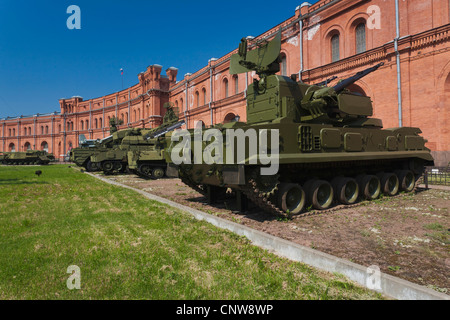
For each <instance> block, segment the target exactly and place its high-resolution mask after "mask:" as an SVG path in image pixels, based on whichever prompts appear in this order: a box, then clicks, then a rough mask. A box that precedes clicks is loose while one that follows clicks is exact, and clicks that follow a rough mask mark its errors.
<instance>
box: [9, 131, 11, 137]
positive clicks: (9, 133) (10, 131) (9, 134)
mask: <svg viewBox="0 0 450 320" xmlns="http://www.w3.org/2000/svg"><path fill="white" fill-rule="evenodd" d="M9 136H10V137H11V129H9Z"/></svg>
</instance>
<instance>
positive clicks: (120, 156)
mask: <svg viewBox="0 0 450 320" xmlns="http://www.w3.org/2000/svg"><path fill="white" fill-rule="evenodd" d="M141 130H145V129H141V128H128V129H122V130H117V131H115V132H113V133H112V135H110V136H109V137H107V138H105V139H104V140H103V141H101V142H99V143H98V148H97V150H95V152H92V153H91V155H90V158H89V161H90V162H91V163H92V165H94V166H96V167H97V168H99V170H102V171H103V172H104V173H105V174H112V173H114V172H124V171H125V170H126V167H127V164H128V160H127V150H124V149H123V148H122V142H123V140H124V139H128V138H129V137H130V136H132V137H135V136H139V135H140V134H141V133H140V132H141Z"/></svg>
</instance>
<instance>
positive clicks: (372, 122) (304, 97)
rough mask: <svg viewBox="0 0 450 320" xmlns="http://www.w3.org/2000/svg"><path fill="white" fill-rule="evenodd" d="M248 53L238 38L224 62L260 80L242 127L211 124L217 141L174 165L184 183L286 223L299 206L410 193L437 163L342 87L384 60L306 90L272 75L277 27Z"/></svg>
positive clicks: (420, 143) (404, 130)
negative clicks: (241, 200) (243, 200)
mask: <svg viewBox="0 0 450 320" xmlns="http://www.w3.org/2000/svg"><path fill="white" fill-rule="evenodd" d="M247 47H248V44H247V40H246V39H245V38H244V39H242V41H241V44H240V45H239V50H238V53H237V54H235V55H233V56H231V61H230V74H239V73H246V72H251V71H255V72H256V74H257V75H258V76H259V79H255V80H254V81H253V83H252V84H251V85H249V87H248V91H247V96H246V99H247V122H246V123H244V122H239V121H235V122H230V123H226V124H221V125H217V126H216V127H215V128H216V129H218V130H219V132H220V134H221V135H219V136H217V133H215V135H216V137H215V139H213V140H211V141H206V142H205V141H202V142H201V147H199V149H200V150H201V151H202V153H203V154H196V144H195V142H194V143H193V144H192V145H193V147H192V150H191V151H188V152H186V153H183V156H184V160H185V161H183V162H182V163H176V164H177V165H178V171H179V176H180V178H181V179H182V181H183V182H185V183H186V184H188V185H189V186H191V187H193V188H194V189H196V190H198V191H200V192H203V193H204V194H207V193H208V194H213V193H214V192H216V191H217V190H224V188H231V189H232V190H234V191H235V192H236V193H237V194H239V195H244V196H246V197H247V198H248V199H249V200H251V201H252V202H254V203H255V204H256V205H257V206H259V207H260V208H261V209H263V210H265V211H267V212H270V213H273V214H276V215H282V216H286V215H288V216H290V215H293V214H299V213H301V212H302V211H303V210H304V208H305V206H307V207H310V206H311V207H312V208H315V209H319V210H325V209H327V208H330V207H331V206H332V205H334V204H336V203H339V204H344V205H351V204H354V203H355V202H357V201H358V200H359V199H369V200H370V199H375V198H377V197H378V196H379V195H380V194H382V193H383V194H385V195H388V196H393V195H395V194H397V193H398V192H399V191H405V192H411V191H412V190H413V189H414V187H415V183H416V181H417V180H418V179H419V177H420V176H421V175H422V173H423V170H424V166H425V165H432V164H433V158H432V156H431V154H430V150H429V149H427V148H426V147H425V143H426V140H425V139H424V138H422V137H421V136H420V133H421V130H420V129H419V128H411V127H401V128H390V129H383V125H382V121H381V120H380V119H375V118H371V116H372V113H373V108H372V101H371V99H370V98H369V97H367V96H362V95H360V94H356V93H353V92H350V91H349V90H348V89H347V87H348V86H350V85H351V84H352V83H354V82H355V81H357V80H359V79H361V78H362V77H364V76H365V75H367V74H369V73H371V72H374V71H375V70H377V69H378V68H380V67H382V65H383V64H382V63H380V64H378V65H376V66H374V67H371V68H368V69H366V70H364V71H361V72H358V73H357V74H356V75H354V76H353V77H350V78H348V79H344V80H341V81H339V82H338V83H337V84H336V85H334V86H326V84H327V83H324V84H319V85H308V84H305V83H302V82H301V81H297V77H296V75H293V76H291V77H286V76H281V75H277V73H278V72H279V70H280V61H281V59H280V55H279V54H280V49H281V30H280V31H279V32H278V33H277V35H276V36H275V37H274V38H273V40H271V41H260V42H258V43H256V44H255V45H254V49H253V50H250V51H249V50H248V49H247ZM380 76H382V75H380ZM189 132H190V134H191V136H193V135H194V130H190V131H189ZM230 132H231V133H234V136H233V135H231V134H230ZM238 132H239V134H237V133H238ZM212 134H213V135H214V132H213V133H212ZM230 137H231V138H230ZM236 137H238V138H237V139H236ZM194 141H195V139H194ZM213 143H215V145H214V148H211V147H210V148H209V149H208V145H212V144H213ZM197 145H198V143H197ZM175 147H176V144H174V143H172V145H171V149H172V151H173V150H175ZM239 148H241V149H240V150H241V151H245V153H244V152H241V153H239ZM211 149H215V150H216V151H217V150H218V151H219V157H217V153H216V155H213V154H212V153H211V152H210V156H209V159H208V152H206V151H209V150H211ZM220 151H223V153H222V156H220ZM243 153H244V156H242V154H243ZM175 154H176V155H178V154H180V153H179V150H177V151H176V152H175ZM205 154H206V158H205ZM202 155H203V159H202ZM192 157H193V159H194V160H192V159H191V158H192ZM173 158H174V157H173V154H172V157H171V161H172V162H174V159H173ZM186 159H187V160H186ZM211 159H214V160H219V161H211ZM225 159H226V161H225ZM190 160H192V161H190ZM220 160H221V161H220ZM269 160H270V161H269ZM273 169H276V170H273Z"/></svg>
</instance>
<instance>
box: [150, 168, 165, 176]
mask: <svg viewBox="0 0 450 320" xmlns="http://www.w3.org/2000/svg"><path fill="white" fill-rule="evenodd" d="M162 177H164V168H161V167H157V168H154V169H153V171H152V178H153V179H161V178H162Z"/></svg>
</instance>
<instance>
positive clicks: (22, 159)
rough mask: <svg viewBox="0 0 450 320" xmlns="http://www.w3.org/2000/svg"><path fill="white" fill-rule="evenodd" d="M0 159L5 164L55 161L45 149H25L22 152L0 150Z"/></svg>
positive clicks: (44, 163)
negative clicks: (0, 151)
mask: <svg viewBox="0 0 450 320" xmlns="http://www.w3.org/2000/svg"><path fill="white" fill-rule="evenodd" d="M0 160H1V162H2V163H3V164H7V165H31V164H35V165H46V164H49V163H50V162H52V161H55V157H54V155H53V154H51V153H48V152H47V151H41V150H27V151H23V152H2V154H1V155H0Z"/></svg>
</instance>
